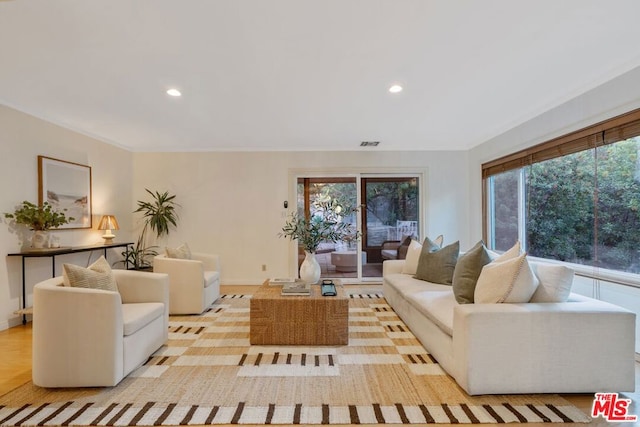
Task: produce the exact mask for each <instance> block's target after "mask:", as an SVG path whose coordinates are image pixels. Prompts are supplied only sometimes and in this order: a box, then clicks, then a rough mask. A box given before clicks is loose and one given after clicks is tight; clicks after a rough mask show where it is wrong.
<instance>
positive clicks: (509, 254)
mask: <svg viewBox="0 0 640 427" xmlns="http://www.w3.org/2000/svg"><path fill="white" fill-rule="evenodd" d="M492 255H495V256H492V257H491V258H493V261H494V262H502V261H506V260H508V259H513V258H515V257H517V256H518V255H520V241H517V242H516V243H515V244H514V245H513V246H511V248H509V249H508V250H506V251H505V252H503V253H502V254H498V253H496V252H492Z"/></svg>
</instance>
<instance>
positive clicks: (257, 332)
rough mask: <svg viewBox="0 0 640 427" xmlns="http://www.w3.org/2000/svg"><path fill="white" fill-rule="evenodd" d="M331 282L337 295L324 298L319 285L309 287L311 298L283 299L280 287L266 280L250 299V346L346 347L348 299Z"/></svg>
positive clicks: (347, 339)
mask: <svg viewBox="0 0 640 427" xmlns="http://www.w3.org/2000/svg"><path fill="white" fill-rule="evenodd" d="M334 282H335V283H336V290H337V294H338V295H336V296H335V297H323V296H322V295H321V294H320V286H319V285H312V286H311V295H310V296H283V295H281V294H280V292H281V289H282V287H281V286H273V285H269V281H266V282H265V283H264V284H263V285H262V286H260V287H259V288H258V290H257V291H256V292H255V293H254V294H253V296H252V297H251V303H250V307H251V308H250V318H249V330H250V332H249V341H250V342H251V344H253V345H347V344H349V298H348V297H347V296H346V295H345V292H344V288H343V286H342V284H340V283H339V281H334Z"/></svg>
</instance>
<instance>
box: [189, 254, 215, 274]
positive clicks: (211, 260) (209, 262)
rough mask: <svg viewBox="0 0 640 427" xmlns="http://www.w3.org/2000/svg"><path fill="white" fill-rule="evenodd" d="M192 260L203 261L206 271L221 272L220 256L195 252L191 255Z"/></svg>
mask: <svg viewBox="0 0 640 427" xmlns="http://www.w3.org/2000/svg"><path fill="white" fill-rule="evenodd" d="M191 259H194V260H196V261H201V262H202V266H203V267H204V271H217V272H220V257H219V256H218V255H212V254H205V253H202V252H194V253H192V254H191Z"/></svg>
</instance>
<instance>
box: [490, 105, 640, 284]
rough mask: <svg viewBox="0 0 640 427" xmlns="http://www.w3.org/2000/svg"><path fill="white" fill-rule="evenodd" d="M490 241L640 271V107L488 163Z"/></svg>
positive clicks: (567, 259)
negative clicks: (516, 241) (518, 242)
mask: <svg viewBox="0 0 640 427" xmlns="http://www.w3.org/2000/svg"><path fill="white" fill-rule="evenodd" d="M483 176H484V184H485V189H486V196H487V197H486V200H485V202H486V203H485V218H486V220H487V221H486V228H485V239H486V241H487V242H488V243H489V246H490V247H492V248H494V249H496V250H505V249H508V248H509V247H510V246H511V245H512V244H513V243H514V241H515V240H520V241H521V243H522V244H523V246H524V247H525V250H526V251H527V252H528V253H529V255H531V256H535V257H540V258H547V259H554V260H559V261H564V262H570V263H574V264H581V265H585V266H592V267H596V268H602V269H607V270H615V271H619V272H624V273H633V274H640V232H639V231H638V230H640V110H637V111H634V112H631V113H629V114H626V115H624V116H620V117H616V118H614V119H611V120H610V121H607V122H603V123H599V124H597V125H594V126H592V127H590V128H587V129H583V130H581V131H578V132H576V133H574V134H571V135H567V136H564V137H562V138H558V139H557V140H554V141H549V142H547V143H545V144H541V145H539V146H537V147H533V148H530V149H528V150H526V151H522V152H519V153H515V154H514V155H511V156H509V157H505V158H503V159H499V160H497V161H494V162H491V163H487V164H485V165H483Z"/></svg>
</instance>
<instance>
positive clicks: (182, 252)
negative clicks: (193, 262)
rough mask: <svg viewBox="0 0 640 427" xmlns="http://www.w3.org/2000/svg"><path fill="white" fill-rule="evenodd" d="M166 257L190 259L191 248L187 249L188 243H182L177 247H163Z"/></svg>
mask: <svg viewBox="0 0 640 427" xmlns="http://www.w3.org/2000/svg"><path fill="white" fill-rule="evenodd" d="M165 251H166V254H167V258H177V259H191V249H189V245H187V244H186V243H183V244H182V245H180V246H178V247H177V248H169V247H167V248H165Z"/></svg>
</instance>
